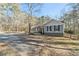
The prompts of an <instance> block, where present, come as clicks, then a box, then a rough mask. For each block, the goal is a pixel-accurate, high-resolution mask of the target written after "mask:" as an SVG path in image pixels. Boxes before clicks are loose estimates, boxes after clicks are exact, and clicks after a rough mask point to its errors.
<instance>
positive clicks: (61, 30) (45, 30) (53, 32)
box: [44, 24, 64, 36]
mask: <svg viewBox="0 0 79 59" xmlns="http://www.w3.org/2000/svg"><path fill="white" fill-rule="evenodd" d="M54 25H59V24H54ZM54 25H46V26H44V34H48V35H60V36H62V35H63V34H64V25H63V24H60V25H61V26H60V31H54ZM47 26H52V31H47Z"/></svg>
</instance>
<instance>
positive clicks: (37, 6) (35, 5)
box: [26, 3, 42, 34]
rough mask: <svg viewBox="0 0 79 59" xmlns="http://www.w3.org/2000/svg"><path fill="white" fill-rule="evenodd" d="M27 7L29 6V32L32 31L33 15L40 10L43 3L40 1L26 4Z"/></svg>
mask: <svg viewBox="0 0 79 59" xmlns="http://www.w3.org/2000/svg"><path fill="white" fill-rule="evenodd" d="M26 5H27V8H28V11H27V13H28V34H30V33H31V21H32V16H33V15H34V14H35V13H36V12H40V9H41V5H42V4H39V3H28V4H26Z"/></svg>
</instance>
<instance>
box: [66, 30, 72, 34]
mask: <svg viewBox="0 0 79 59" xmlns="http://www.w3.org/2000/svg"><path fill="white" fill-rule="evenodd" d="M65 32H66V33H69V34H74V31H73V30H65Z"/></svg>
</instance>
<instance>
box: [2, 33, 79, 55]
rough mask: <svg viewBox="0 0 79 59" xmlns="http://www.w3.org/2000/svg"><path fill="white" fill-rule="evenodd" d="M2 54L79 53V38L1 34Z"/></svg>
mask: <svg viewBox="0 0 79 59" xmlns="http://www.w3.org/2000/svg"><path fill="white" fill-rule="evenodd" d="M0 55H4V56H30V55H31V56H38V55H39V56H43V55H47V56H50V55H51V56H55V55H56V56H67V55H68V56H72V55H76V56H77V55H79V40H70V39H67V38H65V39H63V37H61V38H59V37H50V36H37V35H36V36H35V35H30V36H28V35H26V36H22V35H13V34H9V35H8V34H0Z"/></svg>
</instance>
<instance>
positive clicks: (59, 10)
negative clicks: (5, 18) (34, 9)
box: [21, 3, 69, 18]
mask: <svg viewBox="0 0 79 59" xmlns="http://www.w3.org/2000/svg"><path fill="white" fill-rule="evenodd" d="M66 5H67V4H66V3H44V4H43V5H42V7H41V9H40V12H38V13H36V14H35V15H36V16H38V17H39V16H50V17H51V18H59V17H60V16H61V15H62V14H63V12H64V9H65V10H68V8H69V7H68V6H66ZM26 9H27V7H26V5H25V4H22V5H21V10H22V11H25V12H26Z"/></svg>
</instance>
